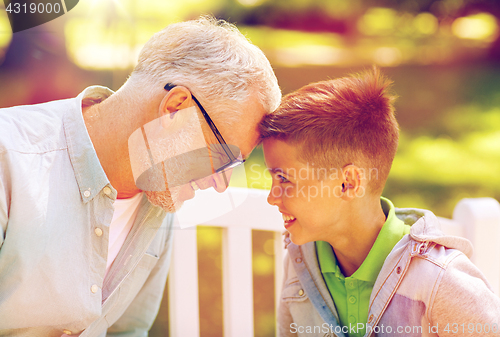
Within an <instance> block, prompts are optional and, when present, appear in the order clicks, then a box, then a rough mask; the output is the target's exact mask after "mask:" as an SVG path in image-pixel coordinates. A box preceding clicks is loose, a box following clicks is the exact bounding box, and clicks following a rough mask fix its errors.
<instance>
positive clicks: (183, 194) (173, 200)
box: [146, 184, 195, 213]
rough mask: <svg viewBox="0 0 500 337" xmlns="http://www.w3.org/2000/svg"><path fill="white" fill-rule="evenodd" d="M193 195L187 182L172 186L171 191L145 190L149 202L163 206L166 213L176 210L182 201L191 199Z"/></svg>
mask: <svg viewBox="0 0 500 337" xmlns="http://www.w3.org/2000/svg"><path fill="white" fill-rule="evenodd" d="M194 195H195V192H194V190H193V189H192V188H191V186H190V185H189V184H186V185H183V186H180V187H174V188H173V190H172V191H170V190H167V191H151V192H146V196H147V197H148V199H149V202H151V203H152V204H153V205H155V206H158V207H161V208H163V209H164V210H165V212H168V213H174V212H177V211H178V210H179V209H180V208H181V207H182V205H183V204H184V201H187V200H190V199H193V198H194Z"/></svg>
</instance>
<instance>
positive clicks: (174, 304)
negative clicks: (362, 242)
mask: <svg viewBox="0 0 500 337" xmlns="http://www.w3.org/2000/svg"><path fill="white" fill-rule="evenodd" d="M231 192H232V193H236V194H238V193H244V194H246V193H248V196H247V199H246V200H245V202H244V203H243V204H242V205H240V206H239V207H238V208H237V209H236V210H234V211H232V212H229V213H227V214H225V215H223V216H221V217H219V218H217V219H213V220H209V221H206V222H205V223H203V224H200V226H218V227H222V231H223V239H222V255H223V267H222V274H223V315H224V317H223V322H224V328H223V329H224V336H226V337H233V336H236V337H250V336H252V337H253V336H254V318H253V283H252V280H253V278H252V242H251V240H252V230H254V229H257V230H268V231H272V232H274V237H275V240H274V241H275V255H274V258H275V264H274V265H275V288H274V289H275V294H274V296H275V303H276V304H277V303H278V296H279V294H280V289H281V282H282V274H283V272H282V268H283V256H284V249H283V244H282V243H283V240H282V232H283V230H284V228H283V220H282V218H281V214H280V213H279V212H278V210H277V208H276V207H273V206H270V205H269V204H268V203H267V201H266V198H267V195H268V191H264V190H254V189H252V190H249V191H248V190H241V189H233V190H232V191H231ZM197 197H198V196H197ZM207 202H209V201H208V200H207ZM440 222H441V224H442V229H443V231H444V232H446V233H448V234H451V235H457V236H462V237H466V238H468V239H469V240H471V241H472V243H473V245H474V255H473V257H472V261H473V262H474V263H475V264H476V265H477V266H478V267H479V269H481V271H482V272H483V273H484V274H485V276H486V278H487V279H488V280H489V281H490V283H491V285H492V287H493V289H494V290H495V292H496V293H497V294H498V293H500V205H499V203H498V202H497V201H496V200H495V199H492V198H478V199H462V200H461V201H460V202H459V203H458V204H457V206H456V207H455V210H454V213H453V219H445V218H440ZM174 238H175V239H174V247H173V254H172V265H171V268H170V274H169V282H168V284H169V287H168V290H167V291H168V301H169V310H168V311H169V329H170V336H171V337H197V336H200V323H199V322H200V319H199V311H200V310H199V300H198V281H199V280H198V258H197V239H196V227H190V228H186V229H180V228H179V229H178V230H176V232H175V237H174Z"/></svg>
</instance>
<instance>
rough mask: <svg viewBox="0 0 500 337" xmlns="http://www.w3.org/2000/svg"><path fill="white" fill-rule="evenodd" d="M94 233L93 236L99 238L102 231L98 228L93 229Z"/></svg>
mask: <svg viewBox="0 0 500 337" xmlns="http://www.w3.org/2000/svg"><path fill="white" fill-rule="evenodd" d="M94 232H95V235H97V236H101V235H102V229H100V228H96V229H94Z"/></svg>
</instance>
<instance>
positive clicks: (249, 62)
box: [129, 16, 281, 122]
mask: <svg viewBox="0 0 500 337" xmlns="http://www.w3.org/2000/svg"><path fill="white" fill-rule="evenodd" d="M129 81H132V82H138V83H135V85H134V86H136V87H137V86H138V85H140V86H143V87H142V90H141V91H143V92H156V90H158V89H163V86H164V85H165V84H167V83H172V84H176V85H183V86H186V87H187V88H189V89H190V90H191V92H192V93H193V95H195V96H196V97H197V98H198V99H199V100H200V101H201V102H202V104H203V105H205V104H206V105H207V106H210V107H211V108H212V109H214V108H215V107H219V110H221V109H220V107H221V104H226V105H228V103H229V102H228V101H233V102H232V103H231V104H230V105H231V106H232V109H231V110H232V111H233V112H235V110H236V109H235V107H236V108H238V107H239V106H241V104H243V102H245V100H246V99H247V98H248V97H249V96H250V95H253V94H257V95H258V96H257V97H259V100H260V103H261V104H262V106H263V108H264V109H265V110H266V111H267V112H268V113H269V112H272V111H274V110H275V109H276V108H277V107H278V105H279V103H280V100H281V90H280V88H279V86H278V81H277V79H276V75H275V74H274V72H273V69H272V67H271V64H270V63H269V61H268V60H267V58H266V57H265V55H264V53H263V52H262V51H261V50H260V49H259V48H258V47H257V46H255V45H253V44H252V43H251V42H250V41H249V40H248V39H247V38H246V37H244V36H243V35H242V34H241V33H240V32H239V31H238V29H237V28H236V27H235V26H234V25H232V24H230V23H227V22H225V21H223V20H216V19H215V18H214V17H212V16H203V17H201V18H199V19H198V20H193V21H186V22H180V23H175V24H171V25H169V26H167V27H166V28H165V29H163V30H162V31H160V32H158V33H156V34H155V35H153V37H152V38H151V39H150V40H149V41H148V42H147V43H146V44H145V45H144V48H143V49H142V50H141V53H140V55H139V62H138V64H137V66H136V68H135V69H134V72H133V73H132V75H131V77H130V79H129ZM144 86H146V87H147V88H145V87H144ZM152 86H154V87H152ZM156 88H158V89H156ZM227 108H229V107H226V108H222V110H227ZM224 117H225V118H224V119H225V120H226V122H229V121H227V119H231V116H224Z"/></svg>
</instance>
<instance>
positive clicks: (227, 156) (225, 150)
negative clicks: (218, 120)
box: [164, 83, 245, 173]
mask: <svg viewBox="0 0 500 337" xmlns="http://www.w3.org/2000/svg"><path fill="white" fill-rule="evenodd" d="M176 86H177V85H175V84H171V83H167V84H166V85H165V87H164V89H165V90H167V91H170V90H171V89H172V88H174V87H176ZM191 97H192V98H193V100H194V101H195V103H196V105H198V108H200V111H201V114H202V115H203V118H205V121H206V122H207V124H208V126H209V127H210V129H211V130H212V133H213V134H214V136H215V138H217V141H218V142H219V144H210V145H209V144H207V148H208V150H209V152H210V161H211V164H212V170H213V172H214V173H220V172H222V171H224V170H227V169H231V168H234V167H236V166H238V165H241V164H243V163H244V162H245V159H243V158H242V156H241V153H240V149H239V148H238V147H237V146H235V145H228V144H227V143H226V141H225V140H224V138H223V137H222V135H221V134H220V132H219V130H218V129H217V127H216V126H215V123H214V122H213V121H212V119H211V118H210V116H209V115H208V113H207V111H206V110H205V108H203V106H202V105H201V103H200V101H198V99H197V98H196V97H194V95H193V94H191ZM220 148H221V149H222V151H220ZM211 152H215V153H218V154H220V155H219V156H217V157H216V160H215V159H214V158H213V157H212V155H211ZM214 161H215V162H214Z"/></svg>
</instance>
